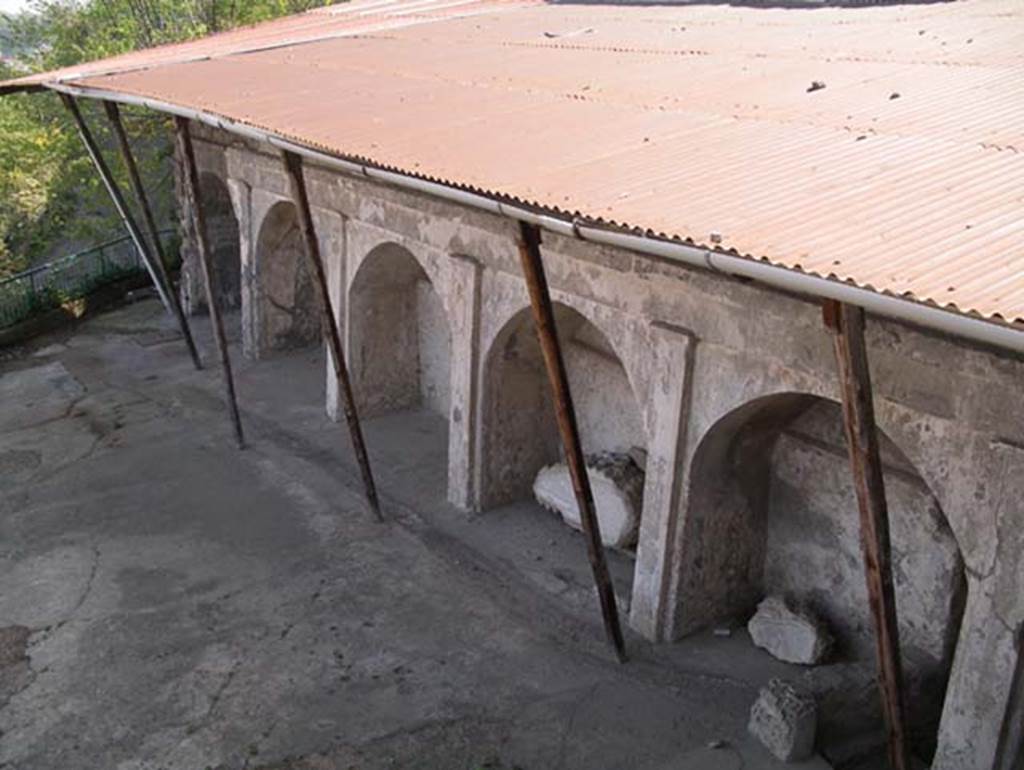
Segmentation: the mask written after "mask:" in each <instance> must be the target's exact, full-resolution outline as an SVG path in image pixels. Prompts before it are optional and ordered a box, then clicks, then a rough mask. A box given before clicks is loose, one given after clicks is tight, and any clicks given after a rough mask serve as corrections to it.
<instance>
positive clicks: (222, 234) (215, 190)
mask: <svg viewBox="0 0 1024 770" xmlns="http://www.w3.org/2000/svg"><path fill="white" fill-rule="evenodd" d="M199 190H200V195H201V196H202V200H203V210H204V213H205V214H206V237H207V240H208V245H209V249H210V262H211V264H212V266H213V271H214V282H215V284H216V287H215V291H216V292H217V306H218V307H219V308H221V309H222V310H237V309H238V308H239V307H241V304H242V250H241V242H240V240H239V228H238V218H237V217H236V216H235V207H234V206H233V205H232V203H231V193H230V192H229V191H228V188H227V185H226V184H225V183H224V182H223V181H222V180H221V178H220V177H219V176H217V175H216V174H214V173H212V172H210V171H204V172H201V173H200V174H199ZM189 222H190V220H189ZM188 226H189V227H191V223H190V224H189V225H188ZM186 248H187V252H186V253H185V255H184V260H183V264H182V280H181V286H182V294H183V297H182V304H183V306H184V307H185V308H186V309H187V311H188V312H189V313H200V312H206V311H207V309H208V308H207V306H206V288H205V286H204V285H203V273H202V266H201V265H200V264H199V255H198V253H197V252H196V250H195V239H194V234H192V235H191V236H190V237H189V238H187V239H186Z"/></svg>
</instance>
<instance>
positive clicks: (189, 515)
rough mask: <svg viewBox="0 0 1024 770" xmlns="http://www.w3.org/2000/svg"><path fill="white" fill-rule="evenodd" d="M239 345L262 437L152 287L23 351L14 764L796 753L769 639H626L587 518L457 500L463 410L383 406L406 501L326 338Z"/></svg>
mask: <svg viewBox="0 0 1024 770" xmlns="http://www.w3.org/2000/svg"><path fill="white" fill-rule="evenodd" d="M232 322H233V326H234V327H236V328H235V330H236V332H237V318H235V319H233V320H232ZM194 326H195V328H196V330H197V332H199V336H200V342H201V343H202V345H203V351H204V360H206V361H207V362H209V363H212V362H213V360H214V358H213V356H212V354H211V347H210V343H209V339H207V338H204V337H203V336H202V333H203V332H205V331H206V327H207V324H206V320H205V319H203V318H198V319H195V321H194ZM236 336H237V335H236ZM235 361H236V363H237V368H238V390H239V393H240V398H241V405H242V409H243V421H244V423H245V427H246V430H247V437H248V440H249V446H248V448H247V449H246V450H245V451H242V452H239V451H237V450H236V449H234V447H233V444H232V441H231V438H230V431H229V426H228V422H227V419H226V416H225V412H224V409H223V406H222V403H221V401H220V392H221V391H220V382H219V379H218V373H217V371H216V369H214V368H212V367H209V368H207V369H206V370H204V371H202V372H195V371H194V370H192V368H191V366H190V363H189V360H188V356H187V355H186V354H185V351H184V349H183V346H182V345H181V343H180V340H178V339H177V337H176V335H175V334H174V332H173V329H172V328H171V326H170V325H169V322H168V321H167V320H166V319H165V317H164V316H163V315H162V313H161V311H160V308H159V305H157V304H156V303H155V302H153V301H146V302H142V303H139V304H137V305H133V306H129V307H126V308H122V309H120V310H117V311H113V312H110V313H108V314H106V315H103V316H99V317H97V318H95V319H93V320H92V321H89V322H87V323H86V324H84V325H82V326H81V327H79V328H78V329H77V330H75V331H74V332H73V333H68V334H66V335H64V336H63V337H56V338H50V339H47V340H42V341H40V342H39V343H37V344H36V345H35V346H34V349H33V350H26V351H22V352H21V353H20V354H19V355H13V356H8V357H7V360H5V361H3V363H0V585H2V586H3V591H2V593H0V767H2V768H5V769H9V770H15V769H17V770H58V769H60V770H69V769H75V770H78V769H81V770H86V769H91V768H97V769H102V770H106V769H107V768H111V769H116V770H157V769H158V768H167V769H171V768H175V769H178V768H181V769H182V770H204V769H205V768H232V769H235V768H265V769H269V768H275V769H278V770H300V769H301V770H333V769H334V768H384V767H419V768H467V770H473V769H475V768H485V767H487V768H515V767H518V768H522V769H523V770H539V769H541V768H594V769H597V768H624V767H630V768H666V769H667V768H678V769H679V770H710V769H711V768H714V769H716V770H730V769H731V768H741V767H742V768H747V769H750V768H772V767H777V765H775V764H774V763H773V762H771V761H770V760H769V759H768V758H767V757H766V756H765V755H764V753H763V752H762V751H760V750H759V748H758V747H757V746H756V745H754V744H753V743H752V741H751V740H750V739H748V738H747V737H746V733H745V720H746V716H747V713H748V709H749V707H750V704H751V703H752V701H753V699H754V697H755V696H756V690H757V685H758V684H759V682H758V681H757V677H758V676H764V677H767V676H769V675H771V673H773V672H772V670H771V666H770V665H766V666H764V667H759V668H758V674H757V676H753V675H752V676H744V675H733V676H725V675H722V674H720V673H715V666H714V665H712V664H711V662H709V661H712V662H713V659H714V657H715V655H716V653H715V651H714V649H711V648H693V649H688V650H687V649H686V648H682V647H675V646H669V647H668V648H665V647H652V646H649V645H646V644H645V643H643V642H642V641H641V640H639V639H638V638H636V637H634V636H629V640H628V645H629V648H630V654H631V662H630V663H629V664H627V665H625V666H620V665H618V664H616V663H615V662H614V661H613V659H612V656H611V655H610V654H609V653H608V651H607V650H606V648H605V646H604V644H603V640H602V637H601V628H600V622H599V617H598V616H597V610H596V601H595V600H594V598H593V594H592V592H591V589H590V587H589V584H588V582H587V572H586V570H587V567H586V559H585V556H584V552H583V546H582V541H581V540H580V539H579V536H578V535H577V534H576V533H573V532H571V531H570V530H568V529H567V528H565V527H563V526H562V525H561V524H560V523H559V522H557V521H555V520H554V519H553V517H550V516H546V515H544V516H542V515H541V514H539V513H538V512H537V511H536V510H534V509H532V508H530V507H529V506H526V507H525V508H521V509H516V508H515V507H512V508H510V509H508V510H504V511H499V512H491V513H488V514H483V515H481V516H470V515H468V514H465V513H461V512H458V511H454V510H453V509H450V508H449V507H448V506H447V505H446V504H445V503H444V489H443V478H444V475H443V473H444V457H443V449H440V450H439V449H438V447H442V448H443V446H444V443H443V440H441V441H440V442H439V441H438V431H439V430H441V431H443V423H440V422H439V421H438V420H437V419H436V418H431V417H429V416H424V415H405V416H401V417H400V418H397V419H391V420H389V419H388V418H383V419H381V420H376V421H371V422H370V423H369V424H367V425H366V432H367V439H368V442H369V444H370V448H371V457H372V459H373V461H374V465H375V469H376V471H377V475H378V486H379V487H380V488H381V489H382V491H383V493H384V494H383V502H384V509H385V514H386V516H387V521H386V522H385V523H383V524H380V523H377V522H376V521H375V520H374V519H373V517H372V515H371V514H369V512H368V511H366V510H365V508H364V506H363V504H362V500H361V496H360V493H359V486H358V475H357V473H356V471H355V466H354V462H353V459H352V456H351V452H350V451H349V449H348V446H347V443H346V440H345V434H344V430H343V428H342V427H340V426H338V425H336V424H334V423H331V422H330V421H328V420H327V418H326V417H325V416H324V413H323V408H322V404H323V370H324V363H323V357H322V354H321V353H320V352H319V351H311V350H306V351H297V352H294V353H289V354H287V355H282V356H280V357H278V358H275V359H273V360H270V361H265V362H258V363H257V362H247V361H242V360H241V358H240V356H239V355H238V351H237V349H236V350H235ZM441 438H442V439H443V435H442V436H441ZM612 568H613V572H614V573H615V574H616V575H617V577H618V580H619V582H622V580H623V579H624V578H623V576H624V575H625V576H628V571H629V564H628V562H627V561H625V560H613V564H612ZM725 643H726V642H723V644H725ZM681 661H682V662H681ZM719 668H722V667H721V666H719ZM762 669H763V670H762ZM711 742H716V743H715V745H716V746H719V744H718V742H720V743H721V745H720V746H719V747H717V748H711V747H709V743H711ZM779 766H780V767H781V765H779ZM822 766H823V765H821V764H818V763H817V762H812V763H809V764H808V765H807V767H814V768H818V767H822Z"/></svg>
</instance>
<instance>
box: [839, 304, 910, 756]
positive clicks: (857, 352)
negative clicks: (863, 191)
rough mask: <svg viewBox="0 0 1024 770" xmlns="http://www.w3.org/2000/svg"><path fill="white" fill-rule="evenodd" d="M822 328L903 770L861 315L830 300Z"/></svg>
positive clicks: (888, 557) (888, 713) (891, 603)
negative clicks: (829, 346) (829, 348)
mask: <svg viewBox="0 0 1024 770" xmlns="http://www.w3.org/2000/svg"><path fill="white" fill-rule="evenodd" d="M824 310H825V324H826V325H827V326H828V327H829V329H831V331H832V334H833V341H834V344H835V353H836V363H837V365H838V369H839V386H840V390H841V391H842V396H843V425H844V427H845V429H846V443H847V446H848V448H849V452H850V468H851V470H852V473H853V484H854V489H855V490H856V492H857V507H858V508H859V510H860V539H861V548H862V550H863V552H864V577H865V579H866V581H867V587H868V599H869V602H870V605H871V616H872V619H873V620H874V626H875V650H876V652H877V655H878V685H879V689H880V690H881V696H882V712H883V715H884V717H885V725H886V730H887V733H888V736H887V737H888V745H889V764H890V766H891V767H892V768H893V770H907V769H908V768H909V767H910V758H909V754H908V752H907V736H906V710H905V706H904V701H903V665H902V661H901V659H900V633H899V625H898V623H897V619H896V594H895V591H894V589H893V582H892V549H891V546H890V543H889V509H888V506H887V504H886V499H885V481H884V478H883V476H882V461H881V457H880V455H879V450H878V432H877V428H876V426H875V407H874V400H873V397H872V392H871V373H870V369H869V367H868V356H867V346H866V344H865V341H864V310H863V309H862V308H859V307H856V306H854V305H847V304H841V303H838V302H832V301H829V302H827V303H826V304H825V308H824Z"/></svg>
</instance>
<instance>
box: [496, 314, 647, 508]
mask: <svg viewBox="0 0 1024 770" xmlns="http://www.w3.org/2000/svg"><path fill="white" fill-rule="evenodd" d="M553 307H554V313H555V322H556V326H557V328H558V333H559V338H560V341H561V344H562V352H563V356H564V358H565V364H566V369H567V372H568V376H569V384H570V389H571V391H572V396H573V401H574V405H575V409H576V416H577V421H578V424H579V429H580V438H581V442H582V444H583V450H584V452H585V453H587V454H591V453H596V452H601V451H611V452H629V451H630V450H632V449H634V448H639V449H646V445H647V439H646V435H645V433H644V426H643V419H642V416H641V410H640V407H639V404H638V403H637V400H636V397H635V395H634V392H633V388H632V386H631V384H630V380H629V377H628V376H627V374H626V370H625V368H624V367H623V364H622V361H621V359H620V358H619V356H618V355H617V353H616V351H615V350H614V349H613V347H612V345H611V344H610V343H609V341H608V339H607V337H606V336H605V335H604V334H603V333H602V332H601V331H600V329H598V328H597V326H595V325H594V324H593V323H592V322H591V321H589V320H588V319H587V318H585V317H584V316H583V315H582V314H580V313H579V312H578V311H576V310H574V309H572V308H570V307H568V306H567V305H564V304H562V303H559V302H555V303H554V306H553ZM482 395H483V406H482V422H481V436H482V452H481V490H480V491H481V494H480V500H481V507H482V508H491V507H495V506H498V505H502V504H504V503H508V502H512V501H515V500H521V499H527V498H530V497H531V496H532V492H531V489H532V485H533V480H534V478H535V476H536V475H537V472H538V471H539V470H540V469H541V468H543V467H544V466H545V465H549V464H551V463H555V462H558V461H559V460H560V458H561V454H562V451H561V441H560V439H559V434H558V428H557V423H556V422H555V415H554V410H553V405H552V399H551V392H550V386H549V383H548V379H547V374H546V371H545V368H544V361H543V357H542V354H541V349H540V343H539V342H538V340H537V335H536V332H535V329H534V324H533V319H532V316H531V313H530V309H529V308H523V309H521V310H519V311H518V312H517V313H515V315H513V316H512V317H511V318H510V319H509V320H508V321H506V323H505V324H504V325H503V326H502V328H501V329H500V331H499V332H498V334H497V335H496V336H495V338H494V341H493V342H492V344H491V347H490V349H489V351H488V352H487V355H486V357H485V359H484V374H483V383H482Z"/></svg>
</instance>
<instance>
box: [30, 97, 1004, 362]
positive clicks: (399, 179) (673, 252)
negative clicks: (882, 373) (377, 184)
mask: <svg viewBox="0 0 1024 770" xmlns="http://www.w3.org/2000/svg"><path fill="white" fill-rule="evenodd" d="M44 87H45V88H47V89H50V90H53V91H58V92H61V93H66V94H70V95H72V96H79V97H83V98H87V99H99V100H105V101H114V102H118V103H121V104H128V105H134V106H140V107H148V108H150V109H153V110H156V111H158V112H164V113H168V114H171V115H177V116H179V117H183V118H188V119H190V120H196V121H198V122H200V123H205V124H206V125H209V126H212V127H214V128H219V129H222V130H224V131H228V132H230V133H233V134H236V135H238V136H242V137H244V138H247V139H252V140H255V141H259V142H266V143H268V144H271V145H272V146H275V147H277V148H279V149H281V150H288V151H290V152H294V153H297V154H299V155H302V156H304V157H306V158H308V159H310V160H313V161H316V162H317V163H321V164H323V165H325V166H329V167H333V168H336V169H338V170H341V171H344V172H347V173H350V174H354V175H357V176H365V177H368V178H371V179H377V180H379V181H382V182H386V183H388V184H394V185H396V186H399V187H403V188H406V189H409V190H413V191H416V192H421V193H425V194H428V195H433V196H435V197H439V198H444V199H447V200H450V201H452V202H455V203H460V204H463V205H468V206H472V207H473V208H477V209H481V210H484V211H487V212H490V213H492V214H497V215H499V216H504V217H509V218H511V219H515V220H518V221H522V222H528V223H530V224H534V225H537V226H538V227H541V228H543V229H545V230H548V231H550V232H554V233H557V234H559V235H563V236H566V237H569V238H577V239H580V240H584V241H589V242H591V243H597V244H601V245H606V246H612V247H617V248H622V249H627V250H629V251H634V252H639V253H642V254H648V255H650V256H654V257H659V258H662V259H667V260H670V261H676V262H681V263H683V264H686V265H689V266H691V267H696V268H700V269H704V270H707V269H711V270H714V271H716V272H719V273H723V274H726V275H731V276H734V277H740V278H746V279H750V280H754V281H757V282H759V283H762V284H765V285H768V286H771V287H773V288H776V289H780V290H782V291H787V292H792V293H796V294H803V295H810V296H812V297H817V298H821V299H831V300H836V301H838V302H845V303H848V304H852V305H857V306H859V307H862V308H863V309H864V310H866V311H868V312H870V313H873V314H875V315H879V316H884V317H886V318H891V319H894V320H897V321H903V322H906V323H910V324H913V325H916V326H920V327H924V328H927V329H932V330H935V331H939V332H942V333H944V334H949V335H952V336H955V337H960V338H964V339H968V340H971V341H973V342H977V343H981V344H982V345H986V346H991V347H996V348H1001V349H1003V350H1008V351H1012V352H1013V353H1015V354H1017V355H1024V329H1021V328H1020V327H1016V326H1012V325H1010V324H1004V323H999V322H997V321H990V320H987V319H984V318H979V317H973V316H970V315H967V314H965V313H959V312H954V311H951V310H946V309H944V308H940V307H937V306H935V305H929V304H925V303H923V302H918V301H915V300H911V299H906V298H903V297H897V296H894V295H891V294H883V293H880V292H877V291H874V290H872V289H867V288H863V287H860V286H857V285H856V284H852V283H847V282H844V281H840V280H838V279H832V278H825V277H822V276H818V275H813V274H810V273H804V272H801V271H798V270H794V269H791V268H787V267H784V266H781V265H774V264H771V263H769V262H765V261H761V260H758V259H755V258H753V257H742V256H738V255H735V254H729V253H726V252H723V251H718V250H715V249H711V248H704V247H701V246H693V245H688V244H685V243H680V242H678V241H673V240H669V239H664V238H657V237H652V236H650V235H638V234H636V233H631V232H624V231H620V230H612V229H609V228H603V227H596V226H594V225H593V224H586V223H584V222H583V221H580V220H578V219H566V218H564V217H561V216H552V215H550V214H543V213H539V212H537V211H531V210H530V209H527V208H523V207H522V206H518V205H513V204H509V203H504V202H502V201H500V200H497V199H496V198H493V197H487V196H485V195H481V194H478V193H475V192H469V191H468V190H464V189H460V188H458V187H454V186H450V185H445V184H440V183H438V182H434V181H431V180H428V179H423V178H421V177H417V176H414V175H411V174H406V173H400V172H397V171H390V170H386V169H382V168H377V167H375V166H373V165H368V164H366V163H365V162H354V161H351V160H346V159H345V158H343V157H339V156H336V155H331V154H328V153H325V152H323V151H320V150H316V149H313V148H310V147H307V146H305V145H302V144H298V143H296V142H295V141H293V140H291V139H288V138H285V137H283V136H280V135H278V134H275V133H274V132H272V131H268V130H263V129H260V128H256V127H254V126H251V125H247V124H245V123H240V122H237V121H234V120H230V119H228V118H224V117H221V116H218V115H216V114H213V113H209V112H204V111H201V110H196V109H192V108H189V107H182V106H179V105H176V104H173V103H171V102H166V101H163V100H160V99H152V98H149V97H145V96H135V95H132V94H124V93H120V92H117V91H110V90H106V89H102V88H94V87H88V86H75V85H71V84H69V83H48V84H45V86H44Z"/></svg>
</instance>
